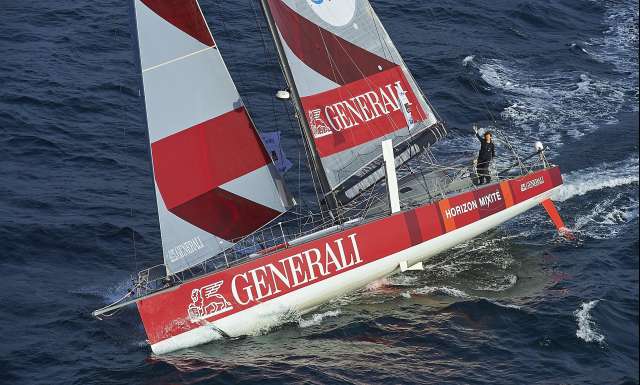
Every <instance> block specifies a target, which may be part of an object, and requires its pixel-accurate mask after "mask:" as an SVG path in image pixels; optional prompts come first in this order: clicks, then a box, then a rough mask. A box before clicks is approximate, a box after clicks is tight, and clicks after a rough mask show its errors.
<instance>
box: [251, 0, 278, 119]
mask: <svg viewBox="0 0 640 385" xmlns="http://www.w3.org/2000/svg"><path fill="white" fill-rule="evenodd" d="M249 4H250V5H251V10H252V11H253V16H254V20H255V25H256V31H257V32H258V35H260V42H261V43H262V51H263V53H264V63H265V68H270V67H271V65H273V64H274V63H273V61H271V60H270V59H271V56H270V55H269V53H268V51H267V44H266V41H265V37H264V33H263V29H262V25H261V24H260V18H259V16H258V12H257V10H256V7H255V6H254V4H253V1H249ZM266 72H268V74H265V77H269V74H270V75H271V76H270V77H271V80H272V85H273V86H274V87H275V84H276V76H275V73H274V72H272V71H266ZM270 100H271V110H272V112H273V125H274V127H277V125H278V119H277V113H276V100H275V98H273V97H271V98H270Z"/></svg>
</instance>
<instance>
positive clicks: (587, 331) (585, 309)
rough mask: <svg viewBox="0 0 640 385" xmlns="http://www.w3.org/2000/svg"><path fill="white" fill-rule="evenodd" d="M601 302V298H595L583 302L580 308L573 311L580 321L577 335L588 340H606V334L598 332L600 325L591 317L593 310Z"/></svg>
mask: <svg viewBox="0 0 640 385" xmlns="http://www.w3.org/2000/svg"><path fill="white" fill-rule="evenodd" d="M598 302H600V300H593V301H591V302H583V303H582V305H581V306H580V308H578V310H576V311H574V312H573V315H575V316H576V321H577V322H578V330H577V331H576V337H578V338H580V339H582V340H584V341H586V342H598V343H602V342H604V339H605V338H604V335H602V334H601V333H599V332H598V327H597V325H596V323H595V321H594V320H593V319H592V318H591V310H593V308H594V307H596V305H597V304H598Z"/></svg>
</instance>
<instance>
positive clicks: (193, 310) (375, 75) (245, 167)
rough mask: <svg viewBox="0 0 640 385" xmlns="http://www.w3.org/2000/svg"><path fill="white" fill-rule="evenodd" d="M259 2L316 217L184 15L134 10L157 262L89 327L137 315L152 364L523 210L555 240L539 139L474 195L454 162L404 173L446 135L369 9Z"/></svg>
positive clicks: (424, 255)
mask: <svg viewBox="0 0 640 385" xmlns="http://www.w3.org/2000/svg"><path fill="white" fill-rule="evenodd" d="M260 5H261V10H262V14H263V16H264V19H265V22H266V25H267V26H268V29H269V31H270V38H271V40H272V41H273V44H274V48H275V52H276V54H277V56H278V59H279V60H278V61H279V64H280V67H281V69H282V73H283V76H284V79H285V81H286V84H287V89H286V90H281V91H279V92H278V93H277V96H278V98H280V99H282V100H284V102H285V103H288V105H290V106H291V107H292V109H293V111H294V116H295V118H296V119H297V121H298V123H299V128H300V134H301V138H302V142H303V144H304V150H305V153H306V155H307V158H308V164H309V169H310V171H311V173H310V174H311V178H310V179H311V180H310V181H308V183H309V185H312V186H313V187H314V189H315V192H316V195H317V198H318V199H317V200H318V202H317V212H315V213H310V214H308V215H307V214H301V213H300V212H296V211H295V208H296V207H297V206H298V204H297V202H296V200H295V199H294V198H293V197H292V195H291V194H290V192H289V190H288V189H287V186H286V184H285V181H284V178H283V177H282V175H281V174H280V173H279V171H278V170H277V168H276V167H275V164H274V159H272V157H271V156H270V152H269V151H268V150H267V149H266V147H265V145H264V142H263V141H262V139H261V137H260V134H259V132H258V131H257V129H256V127H255V125H254V123H253V120H252V119H251V116H250V114H249V112H248V110H247V107H246V106H245V104H244V103H243V101H242V98H241V97H240V95H239V93H238V90H237V89H236V87H235V84H234V82H233V80H232V78H231V76H230V74H229V72H228V70H227V67H226V64H225V62H224V61H223V59H222V56H221V53H220V50H219V49H218V46H217V45H216V42H215V40H214V39H213V35H212V33H211V31H210V29H209V27H208V25H207V23H206V21H205V18H204V16H203V14H202V11H201V8H200V5H199V3H198V1H197V0H171V1H169V0H133V7H132V9H133V13H134V16H135V28H136V33H135V36H137V48H138V52H139V60H140V63H139V64H140V68H141V74H142V83H143V89H144V101H145V108H146V117H147V127H148V134H149V135H148V138H149V141H150V156H151V161H152V165H153V167H152V173H153V179H154V186H155V193H156V200H157V206H158V219H159V224H160V230H161V238H162V251H163V257H164V261H163V263H162V264H159V265H157V266H153V267H150V268H147V269H145V270H143V271H141V272H139V273H138V275H137V277H136V279H135V282H134V286H133V287H132V289H131V290H130V291H129V292H128V293H127V295H125V296H124V297H123V298H121V299H120V300H118V301H116V302H115V303H113V304H110V305H108V306H105V307H103V308H101V309H98V310H96V311H94V312H93V315H94V316H96V317H98V318H103V317H105V316H107V315H111V314H113V313H115V312H117V311H118V310H119V309H121V308H123V307H125V306H128V305H132V304H136V305H137V309H138V311H139V314H140V317H141V319H142V323H143V325H144V328H145V331H146V334H147V337H148V342H149V344H150V346H151V350H152V351H153V352H154V353H156V354H162V353H168V352H172V351H176V350H179V349H183V348H189V347H193V346H196V345H199V344H204V343H208V342H211V341H214V340H219V339H224V338H235V337H239V336H244V335H251V334H254V333H256V332H259V331H261V330H265V329H268V328H269V327H272V326H273V325H277V324H278V323H279V322H281V321H282V319H283V317H286V316H287V315H289V314H292V313H294V314H305V313H308V312H311V311H313V310H314V309H316V308H318V307H319V306H321V305H322V304H324V303H326V302H327V301H329V300H331V299H333V298H336V297H339V296H342V295H345V294H347V293H350V292H353V291H355V290H358V289H360V288H362V287H364V286H366V285H367V284H369V283H371V282H374V281H376V280H378V279H381V278H383V277H386V276H389V275H391V274H396V273H404V272H406V271H411V270H420V269H423V265H422V262H423V261H426V260H428V259H429V258H431V257H433V256H434V255H436V254H438V253H441V252H443V251H446V250H448V249H450V248H451V247H453V246H455V245H457V244H460V243H461V242H464V241H467V240H469V239H472V238H474V237H476V236H478V235H479V234H481V233H483V232H486V231H488V230H490V229H492V228H495V227H496V226H498V225H500V224H501V223H503V222H505V221H507V220H509V219H511V218H513V217H515V216H517V215H519V214H521V213H523V212H525V211H527V210H529V209H531V208H533V207H534V206H536V205H538V204H542V205H543V206H544V207H545V209H546V210H547V212H548V213H549V214H550V216H551V218H552V220H553V222H554V223H555V225H556V227H558V229H560V230H563V231H566V228H565V227H564V224H563V223H562V219H561V218H560V216H559V215H558V212H557V210H556V209H555V207H554V205H553V203H552V201H551V200H550V197H551V195H552V193H553V192H554V191H555V190H556V189H558V188H559V187H560V186H561V185H562V176H561V174H560V170H559V168H558V167H557V166H554V165H551V164H550V163H549V162H548V161H547V159H546V158H545V156H544V152H545V148H544V146H543V145H542V144H540V143H539V142H537V143H536V148H535V151H534V152H533V153H532V154H531V155H530V156H527V157H524V158H523V157H519V156H517V155H514V160H515V163H514V164H513V165H511V166H508V167H506V168H505V169H504V170H502V171H495V172H494V173H493V182H492V183H489V184H485V185H478V184H477V178H475V177H474V171H473V167H469V164H468V163H463V164H462V165H460V164H458V165H456V164H447V165H438V164H436V163H427V162H425V161H420V160H419V159H425V158H424V154H425V153H426V154H428V153H430V151H431V147H432V146H433V145H434V144H435V143H436V142H438V141H440V140H441V139H443V138H445V136H446V135H447V129H446V126H445V124H444V122H443V121H442V119H440V118H439V116H438V115H437V114H436V112H435V109H434V108H433V107H432V105H431V104H430V102H429V101H428V99H427V98H426V96H425V94H424V93H423V92H422V91H421V89H420V87H419V86H418V84H417V82H416V81H415V80H414V78H413V77H412V75H411V72H410V71H409V69H408V68H407V66H406V65H405V63H404V61H403V59H402V57H401V56H400V54H399V52H398V50H397V49H396V47H395V45H394V44H393V42H392V40H391V38H390V37H389V34H388V33H387V31H386V30H385V28H384V26H383V25H382V23H381V21H380V19H379V18H378V16H377V15H376V13H375V12H374V10H373V8H372V6H371V4H370V3H369V1H367V0H344V1H330V0H326V1H323V0H260ZM427 158H429V157H427ZM429 159H430V158H429ZM401 167H404V168H405V169H409V170H410V172H404V175H401V176H400V177H398V175H399V174H400V173H399V171H400V169H401Z"/></svg>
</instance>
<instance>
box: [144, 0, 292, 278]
mask: <svg viewBox="0 0 640 385" xmlns="http://www.w3.org/2000/svg"><path fill="white" fill-rule="evenodd" d="M134 11H135V19H136V29H137V37H138V47H139V52H140V66H141V69H142V80H143V85H144V95H145V106H146V112H147V125H148V130H149V140H150V142H151V157H152V163H153V173H154V180H155V187H156V198H157V203H158V216H159V220H160V230H161V234H162V246H163V252H164V258H165V265H166V267H167V272H168V273H176V272H179V271H182V270H184V269H187V268H189V267H190V266H193V265H195V264H197V263H200V262H202V261H204V260H206V259H208V258H210V257H212V256H214V255H215V254H217V253H219V252H220V251H222V250H224V249H226V248H228V247H230V246H232V245H233V243H232V242H233V240H234V239H237V238H239V237H242V236H245V235H248V234H250V233H252V232H254V231H255V230H257V229H258V228H260V227H262V226H263V225H265V224H266V223H268V222H270V221H271V220H273V219H274V218H276V217H278V216H279V215H281V214H282V213H283V212H285V211H286V210H287V208H288V207H289V206H290V205H291V198H290V197H289V195H288V194H287V192H286V190H285V188H284V184H283V181H282V178H281V177H280V175H279V174H278V172H277V171H276V169H275V166H274V164H273V161H272V159H271V158H270V156H269V155H268V153H267V151H266V150H265V148H264V145H263V143H262V141H261V140H260V137H259V136H258V133H257V132H256V129H255V127H254V125H253V122H252V121H251V118H250V117H249V115H248V113H247V111H246V109H245V107H244V104H243V103H242V100H241V98H240V96H239V94H238V91H237V89H236V87H235V85H234V83H233V81H232V80H231V77H230V75H229V72H228V71H227V68H226V66H225V64H224V62H223V60H222V56H221V55H220V52H219V51H218V49H217V47H216V44H215V41H214V40H213V37H212V35H211V32H210V31H209V28H208V26H207V24H206V21H205V19H204V17H203V16H202V12H201V10H200V7H199V5H198V2H197V1H196V0H172V1H168V0H134Z"/></svg>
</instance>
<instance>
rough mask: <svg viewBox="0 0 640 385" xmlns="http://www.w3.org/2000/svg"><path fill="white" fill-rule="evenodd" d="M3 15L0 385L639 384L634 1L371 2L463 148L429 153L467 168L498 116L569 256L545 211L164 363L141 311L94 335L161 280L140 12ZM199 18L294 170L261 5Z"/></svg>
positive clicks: (31, 9)
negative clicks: (538, 145)
mask: <svg viewBox="0 0 640 385" xmlns="http://www.w3.org/2000/svg"><path fill="white" fill-rule="evenodd" d="M1 3H2V7H1V8H2V12H0V245H2V247H1V251H0V277H2V279H1V280H0V304H1V313H0V314H1V316H0V383H2V384H5V383H6V384H82V385H84V384H178V383H179V384H215V383H261V384H266V383H274V384H281V383H362V384H369V383H391V384H401V383H438V384H442V383H451V384H453V383H464V384H484V383H492V384H493V383H498V384H522V383H539V384H638V382H639V377H638V359H639V353H638V251H639V250H638V164H639V161H638V3H637V1H635V0H615V1H614V0H599V1H590V0H559V1H547V0H538V1H533V0H529V1H525V0H510V1H506V0H492V1H488V0H478V1H466V0H465V1H451V0H444V1H439V2H432V1H408V0H374V1H373V5H374V7H375V8H376V10H377V11H378V13H379V15H380V17H381V19H382V21H383V22H384V23H385V25H386V27H387V29H388V31H389V33H390V34H391V36H392V38H393V39H394V40H395V42H396V44H397V46H398V48H399V50H400V52H401V53H402V54H403V55H404V57H405V59H406V62H407V64H408V65H409V67H410V68H411V69H412V71H413V74H414V76H415V78H416V79H417V81H418V83H419V84H420V85H421V86H422V87H423V89H424V90H425V92H426V93H427V94H428V96H429V97H430V99H431V101H432V103H433V104H434V105H435V106H436V108H437V110H438V112H439V113H440V114H441V115H442V116H443V117H444V118H445V119H446V120H447V122H448V124H449V125H450V127H452V130H451V135H450V139H448V140H447V141H445V142H443V143H441V144H440V145H439V147H438V151H440V152H441V153H445V154H448V155H451V156H458V155H460V156H462V155H464V154H467V153H473V152H475V150H476V149H475V146H476V143H475V139H473V137H472V136H471V135H470V133H471V132H470V129H469V128H470V126H471V123H472V122H480V123H481V125H485V126H486V125H487V124H488V123H489V122H490V121H491V120H492V119H495V120H496V121H497V122H498V124H500V125H501V126H503V127H504V128H503V131H504V132H505V133H506V134H507V135H509V136H510V137H511V138H512V141H513V143H514V144H515V145H518V146H529V147H530V146H531V143H533V141H534V140H538V139H539V140H542V141H544V142H545V143H546V144H547V145H549V146H550V148H551V150H550V157H551V160H552V161H553V162H554V163H556V164H558V165H560V166H561V168H562V170H563V174H564V177H565V183H566V184H565V186H564V187H563V189H562V190H561V191H560V192H559V193H558V194H557V196H556V197H555V199H556V200H557V201H558V203H557V205H558V207H559V210H560V212H561V214H562V216H563V217H564V219H565V222H566V223H567V225H568V227H570V228H571V229H572V230H573V232H574V234H575V235H576V237H577V240H576V241H574V242H568V241H565V240H563V239H561V238H559V237H558V236H557V234H556V233H555V231H554V229H553V226H552V225H551V223H550V222H549V220H548V219H547V217H546V214H545V213H544V211H543V210H542V209H540V208H536V209H533V210H531V211H530V212H528V213H527V214H525V215H523V216H520V217H518V218H516V219H514V220H512V221H510V222H508V223H506V224H505V225H503V226H501V227H499V228H498V229H495V230H493V231H491V232H489V233H487V234H485V235H484V236H482V237H480V238H478V239H475V240H473V241H470V242H467V243H465V244H463V245H460V246H458V247H456V248H454V249H452V250H450V251H449V252H447V253H444V254H442V255H440V256H438V257H436V258H434V259H432V260H431V261H429V262H428V263H426V267H427V269H426V270H425V271H423V272H412V273H411V274H406V275H398V276H394V277H390V278H387V279H385V280H382V281H379V282H376V283H374V284H372V285H369V286H368V287H367V288H366V289H364V290H362V291H360V292H358V293H355V294H352V295H349V296H346V297H342V298H338V299H336V300H334V301H332V302H331V303H329V304H327V305H326V306H324V307H322V308H320V309H318V310H317V311H316V312H315V313H312V314H308V315H305V316H303V317H297V318H292V319H289V320H286V322H283V324H282V325H281V326H279V327H277V328H274V329H273V330H270V331H267V332H265V333H264V334H262V335H257V336H250V337H246V338H243V339H239V340H234V341H218V342H215V343H212V344H209V345H205V346H200V347H197V348H193V349H189V350H185V351H180V352H176V353H174V354H170V355H165V356H154V355H152V354H151V352H150V349H149V347H148V345H147V343H146V341H145V334H144V330H143V328H142V326H141V324H140V321H139V318H138V315H137V313H136V311H135V309H128V310H126V311H123V312H121V313H120V314H118V315H117V316H115V317H113V318H111V319H107V320H105V321H98V320H96V319H93V318H92V317H91V316H90V312H91V311H92V310H93V309H95V308H97V307H101V306H103V305H105V304H107V303H109V302H111V301H113V300H115V299H117V298H119V297H120V296H121V295H122V294H123V293H125V291H126V289H127V287H128V285H129V283H130V279H131V274H132V273H133V272H136V271H138V270H139V269H141V268H142V267H147V266H151V265H154V264H157V263H159V262H160V260H161V257H160V255H161V249H160V246H159V230H158V224H157V219H156V216H155V201H154V199H155V198H154V194H153V189H152V180H151V178H150V174H149V171H150V165H149V161H148V158H147V154H148V150H147V144H146V138H145V127H144V117H143V101H142V99H141V98H140V93H139V76H138V74H137V73H136V68H135V65H134V62H135V61H134V53H133V45H132V41H131V37H130V29H129V20H130V19H129V6H128V4H127V3H128V2H126V1H115V0H103V1H98V2H96V1H91V2H90V1H82V0H80V1H78V0H76V1H70V0H58V1H42V0H35V1H29V2H18V1H14V0H4V1H2V2H1ZM201 5H202V8H203V10H204V12H205V14H206V16H207V18H208V21H209V23H210V25H211V27H212V29H213V32H214V36H215V37H216V40H217V42H218V44H219V46H220V49H221V51H222V53H223V55H224V57H225V59H226V61H227V64H228V66H229V68H230V70H231V72H232V75H233V77H234V79H235V80H236V82H237V83H238V87H239V89H240V91H241V93H242V95H243V96H244V97H245V101H246V102H247V104H248V106H249V109H250V111H251V113H252V115H253V117H254V119H255V121H256V123H257V125H258V127H259V128H260V129H261V130H264V131H273V130H281V131H282V132H283V136H284V143H285V146H286V151H287V153H288V155H289V157H290V158H291V159H292V161H293V162H294V163H296V164H298V163H299V162H300V159H301V156H302V154H301V153H300V151H299V150H298V148H300V147H298V143H299V139H298V137H297V134H296V128H295V126H294V125H293V122H292V121H291V119H290V117H289V115H287V111H286V110H285V108H284V106H283V105H282V104H281V103H278V102H276V101H275V100H274V98H273V97H272V95H273V93H274V91H275V90H276V89H277V88H278V87H281V86H282V84H283V81H282V79H281V77H280V74H279V72H278V69H277V66H276V65H275V60H274V57H273V55H272V52H271V50H272V48H271V47H270V46H268V45H267V46H266V48H265V45H264V43H263V39H262V38H261V37H260V36H261V35H260V33H261V32H264V23H263V22H262V20H261V19H260V18H259V17H258V18H256V12H257V9H258V7H257V5H256V3H255V1H254V0H231V1H221V0H202V1H201ZM258 16H259V15H258ZM500 147H501V145H500V143H498V149H499V150H500ZM502 148H504V145H503V146H502ZM299 177H301V178H304V177H305V173H304V170H303V171H301V172H298V171H297V170H296V169H295V168H294V169H293V170H292V171H290V172H289V173H288V174H287V178H288V179H289V181H290V182H291V183H292V186H295V187H293V188H292V190H293V191H294V192H295V193H296V194H297V195H298V196H299V197H301V198H304V197H309V195H310V193H311V191H310V190H309V186H308V185H307V186H302V187H300V188H298V187H297V186H298V184H297V180H298V178H299Z"/></svg>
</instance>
